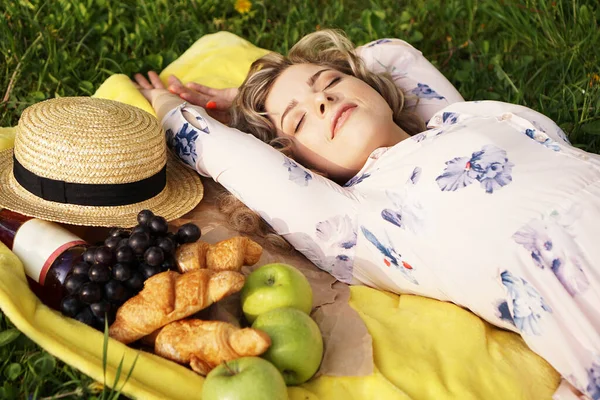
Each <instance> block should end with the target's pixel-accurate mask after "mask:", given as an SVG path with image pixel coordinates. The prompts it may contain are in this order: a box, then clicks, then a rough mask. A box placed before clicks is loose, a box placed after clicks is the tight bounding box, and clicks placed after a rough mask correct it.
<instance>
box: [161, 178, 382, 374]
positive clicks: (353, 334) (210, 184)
mask: <svg viewBox="0 0 600 400" xmlns="http://www.w3.org/2000/svg"><path fill="white" fill-rule="evenodd" d="M202 183H203V184H204V198H203V199H202V201H201V202H200V204H199V205H198V206H197V207H196V208H195V209H194V210H192V211H191V212H189V213H188V214H186V215H185V216H183V217H182V218H179V219H178V220H175V221H173V222H172V223H171V225H172V227H173V229H172V230H175V229H176V227H177V226H179V225H183V224H185V223H187V222H194V223H195V224H196V225H198V226H199V227H200V229H201V230H202V238H201V239H200V240H203V241H205V242H208V243H216V242H219V241H221V240H225V239H228V238H230V237H233V236H238V235H240V233H239V232H237V231H234V230H232V229H230V228H229V227H228V226H227V223H226V221H225V217H224V216H223V214H221V213H220V212H219V210H218V209H217V207H216V204H215V196H216V195H217V193H219V192H220V191H222V190H223V189H222V186H221V185H219V184H217V183H215V182H214V181H212V180H211V181H209V180H208V179H203V180H202ZM265 195H266V194H265ZM250 238H251V239H252V240H254V241H256V242H257V243H259V244H260V245H261V246H263V254H262V257H261V258H260V261H259V262H258V263H257V264H256V265H254V266H252V267H244V269H243V270H242V272H243V273H244V274H246V275H247V274H249V273H250V272H252V271H253V270H254V269H256V268H258V267H260V266H262V265H265V264H269V263H272V262H283V263H287V264H290V265H293V266H294V267H296V268H297V269H298V270H300V271H301V272H302V273H303V274H304V275H305V276H306V278H307V279H308V281H309V283H310V285H311V287H312V290H313V311H312V314H311V316H312V317H313V319H314V320H315V321H316V322H317V325H319V328H320V330H321V333H322V335H323V343H324V347H325V349H324V350H325V351H324V355H323V362H322V363H321V367H320V369H319V371H318V372H317V376H319V375H329V376H365V375H371V374H372V373H373V347H372V339H371V335H370V334H369V332H368V331H367V328H366V326H365V324H364V322H363V320H362V319H361V318H360V316H359V315H358V313H357V312H356V311H355V310H354V309H353V308H352V307H350V305H349V304H348V300H349V299H350V289H349V288H348V285H346V284H344V283H342V282H339V281H337V280H336V279H335V278H334V277H332V276H331V275H329V274H328V273H326V272H324V271H321V270H320V269H318V268H317V267H316V266H315V265H314V264H313V263H311V262H310V261H309V260H308V259H307V258H306V257H304V256H303V255H302V254H301V253H299V252H297V251H295V250H292V251H289V252H287V251H281V250H276V249H273V247H272V246H271V247H269V246H268V245H267V244H266V243H265V241H264V240H263V239H262V238H260V237H254V236H250ZM208 316H209V317H210V318H211V319H219V320H225V321H228V322H234V323H235V321H237V320H239V318H241V316H242V311H241V307H240V302H239V296H230V297H229V298H227V299H224V300H223V301H221V302H219V303H217V304H215V305H214V306H213V307H211V308H209V310H208Z"/></svg>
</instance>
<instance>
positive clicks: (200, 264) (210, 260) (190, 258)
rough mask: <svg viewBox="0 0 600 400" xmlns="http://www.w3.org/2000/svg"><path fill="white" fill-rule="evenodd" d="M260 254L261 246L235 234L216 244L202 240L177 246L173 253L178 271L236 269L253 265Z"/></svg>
mask: <svg viewBox="0 0 600 400" xmlns="http://www.w3.org/2000/svg"><path fill="white" fill-rule="evenodd" d="M261 255H262V247H261V246H260V245H259V244H258V243H256V242H254V241H252V240H250V239H248V238H247V237H242V236H236V237H232V238H230V239H227V240H223V241H221V242H219V243H216V244H208V243H205V242H202V241H198V242H195V243H187V244H184V245H182V246H179V248H178V249H177V252H176V253H175V259H176V261H177V268H178V269H179V272H182V273H183V272H187V271H193V270H196V269H203V268H208V269H214V270H216V271H225V270H227V271H237V272H239V271H240V270H241V269H242V266H243V265H254V264H256V263H257V262H258V260H259V259H260V256H261Z"/></svg>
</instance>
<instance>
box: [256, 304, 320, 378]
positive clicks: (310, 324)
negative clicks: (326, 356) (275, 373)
mask: <svg viewBox="0 0 600 400" xmlns="http://www.w3.org/2000/svg"><path fill="white" fill-rule="evenodd" d="M252 328H255V329H260V330H261V331H263V332H266V333H267V334H268V335H269V337H270V338H271V346H270V347H269V349H268V350H267V351H266V352H265V353H264V354H263V355H262V357H263V358H265V359H266V360H268V361H270V362H272V363H273V365H275V366H276V367H277V369H278V370H279V371H280V372H281V374H282V375H283V379H284V380H285V383H286V384H288V385H299V384H301V383H304V382H306V381H307V380H309V379H310V378H311V377H312V376H313V375H314V374H315V372H317V370H318V369H319V365H321V359H322V358H323V338H322V337H321V331H320V330H319V327H318V326H317V323H316V322H315V321H313V319H312V318H311V317H310V316H309V315H308V314H305V313H303V312H302V311H300V310H297V309H295V308H291V307H285V308H277V309H275V310H271V311H268V312H266V313H264V314H260V315H259V316H258V318H256V321H254V323H253V324H252Z"/></svg>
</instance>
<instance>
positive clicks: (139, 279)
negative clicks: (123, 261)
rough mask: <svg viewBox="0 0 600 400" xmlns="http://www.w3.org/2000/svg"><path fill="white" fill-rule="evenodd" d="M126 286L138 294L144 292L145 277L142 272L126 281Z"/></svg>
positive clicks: (137, 272) (132, 275) (134, 274)
mask: <svg viewBox="0 0 600 400" xmlns="http://www.w3.org/2000/svg"><path fill="white" fill-rule="evenodd" d="M125 285H126V286H127V287H129V288H131V289H133V290H134V291H136V292H138V291H140V290H142V288H143V287H144V275H142V273H141V272H140V271H135V272H133V273H132V274H131V278H129V279H128V280H127V281H125Z"/></svg>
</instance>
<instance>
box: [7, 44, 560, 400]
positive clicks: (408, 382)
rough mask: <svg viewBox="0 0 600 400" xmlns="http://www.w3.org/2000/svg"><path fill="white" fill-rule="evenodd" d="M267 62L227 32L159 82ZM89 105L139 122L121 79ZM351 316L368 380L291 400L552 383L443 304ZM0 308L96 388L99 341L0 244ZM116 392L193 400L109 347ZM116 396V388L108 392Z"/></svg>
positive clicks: (319, 386)
mask: <svg viewBox="0 0 600 400" xmlns="http://www.w3.org/2000/svg"><path fill="white" fill-rule="evenodd" d="M265 53H267V51H266V50H263V49H258V48H256V47H254V46H252V45H251V44H250V43H249V42H247V41H245V40H243V39H241V38H239V37H237V36H235V35H233V34H231V33H228V32H220V33H216V34H212V35H206V36H204V37H202V38H201V39H200V40H198V41H197V42H196V43H195V44H194V45H193V46H192V47H191V48H190V49H189V50H188V51H186V52H185V53H184V54H183V55H182V56H181V57H180V58H179V59H178V60H176V61H175V62H173V63H172V64H171V65H169V66H168V67H167V68H166V69H165V70H164V71H163V72H162V73H161V78H162V79H166V77H167V76H168V75H170V74H174V75H176V76H178V77H179V78H180V79H182V80H183V81H184V82H188V81H198V82H200V83H204V84H206V85H209V86H214V87H232V86H237V85H239V84H240V83H241V82H242V81H243V79H244V77H245V74H246V72H247V71H248V69H249V67H250V64H251V63H252V61H254V60H255V59H256V58H258V57H260V56H261V55H263V54H265ZM95 96H97V97H102V98H107V99H113V100H118V101H121V102H124V103H127V104H131V105H134V106H137V107H140V108H142V109H145V110H147V111H149V112H152V113H153V111H152V109H151V108H149V107H150V105H149V104H148V102H147V101H146V100H145V99H144V98H143V97H142V96H141V95H140V94H139V93H138V91H137V90H136V89H135V86H134V85H133V84H132V83H131V82H130V81H129V79H128V78H127V77H126V76H124V75H115V76H112V77H110V78H109V79H107V80H106V81H105V82H104V84H103V85H102V86H101V87H100V88H99V89H98V91H97V92H96V94H95ZM13 133H14V132H12V130H10V131H9V130H7V131H0V149H2V146H5V147H10V146H11V145H12V139H11V135H13ZM351 295H352V296H351V306H352V307H353V308H354V309H356V310H357V312H358V313H359V315H360V316H361V318H362V319H363V320H364V322H365V324H366V326H367V328H368V330H369V332H370V334H371V335H372V337H373V346H374V362H375V372H374V373H373V374H372V375H371V376H366V377H327V376H323V377H320V378H318V379H314V380H312V381H310V382H308V383H306V384H304V385H302V387H294V388H289V390H288V391H289V395H290V399H292V400H318V399H321V400H332V399H333V400H335V399H342V400H369V399H373V400H375V399H377V400H403V399H436V400H439V399H461V400H467V399H499V400H500V399H502V400H504V399H511V400H513V399H514V400H518V399H523V400H529V399H531V400H533V399H535V400H537V399H550V398H551V395H552V393H553V392H554V390H555V389H556V387H557V386H558V383H559V378H560V377H559V375H558V374H557V373H556V372H555V371H554V370H553V369H552V368H551V367H550V366H549V365H548V364H547V363H546V362H545V361H543V360H542V359H541V358H540V357H538V356H537V355H536V354H534V353H533V352H532V351H530V350H529V349H528V348H527V347H526V346H525V344H524V342H523V341H522V339H521V338H520V337H519V336H518V335H516V334H514V333H511V332H506V331H503V330H501V329H498V328H495V327H493V326H491V325H490V324H488V323H486V322H484V321H482V320H481V319H480V318H478V317H476V316H475V315H474V314H472V313H470V312H468V311H466V310H464V309H462V308H460V307H457V306H455V305H453V304H449V303H444V302H439V301H436V300H431V299H426V298H423V297H419V296H410V295H402V296H397V295H393V294H390V293H386V292H381V291H377V290H374V289H370V288H366V287H352V288H351ZM0 307H1V308H2V311H3V312H4V313H5V314H6V315H7V316H8V318H10V319H11V321H12V322H13V323H14V324H15V325H16V326H17V328H18V329H20V330H21V331H22V332H24V333H25V334H26V335H27V336H29V337H30V338H31V339H32V340H34V341H35V342H36V343H38V344H39V345H40V346H42V347H43V348H44V349H46V350H47V351H48V352H50V353H51V354H53V355H55V356H56V357H58V358H60V359H62V360H63V361H65V362H67V363H69V364H71V365H73V366H74V367H76V368H78V369H79V370H81V371H83V372H84V373H86V374H88V375H90V376H91V377H93V378H94V379H96V380H97V381H99V382H103V381H104V378H103V377H104V372H103V368H102V348H103V339H104V338H103V335H102V333H100V332H97V331H95V330H93V329H91V328H88V327H87V326H85V325H83V324H80V323H79V322H77V321H75V320H72V319H69V318H66V317H63V316H61V315H60V314H59V313H58V312H56V311H53V310H51V309H49V308H47V307H46V306H44V305H43V304H41V303H40V301H39V300H38V299H37V298H36V297H35V296H34V295H33V293H32V292H31V291H30V290H29V288H28V286H27V281H26V279H25V275H24V272H23V267H22V265H21V263H20V261H19V260H18V259H17V257H16V256H15V255H14V254H13V253H12V252H10V251H9V250H8V249H7V248H6V247H5V246H3V245H1V244H0ZM136 357H137V362H136V364H135V368H134V369H133V372H132V375H131V378H130V379H129V381H128V382H127V383H126V385H125V386H124V387H123V392H124V393H126V394H128V395H130V396H133V397H137V398H144V399H159V398H160V399H165V398H167V399H190V398H200V393H201V390H202V383H203V378H201V377H200V376H198V375H196V374H195V373H193V372H192V371H190V370H189V369H187V368H185V367H183V366H180V365H177V364H175V363H172V362H170V361H167V360H164V359H161V358H160V357H157V356H154V355H152V354H148V353H144V352H140V351H137V350H134V349H132V348H129V347H127V346H124V345H122V344H120V343H118V342H116V341H114V340H112V339H111V340H110V341H109V345H108V360H107V370H106V383H107V384H112V382H114V376H115V373H116V370H117V368H118V365H119V362H120V361H121V359H123V360H124V366H123V373H122V379H123V378H124V377H125V376H126V375H127V373H128V372H129V369H130V368H131V366H132V365H133V362H134V360H136ZM117 387H118V388H120V387H121V384H118V385H117Z"/></svg>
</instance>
